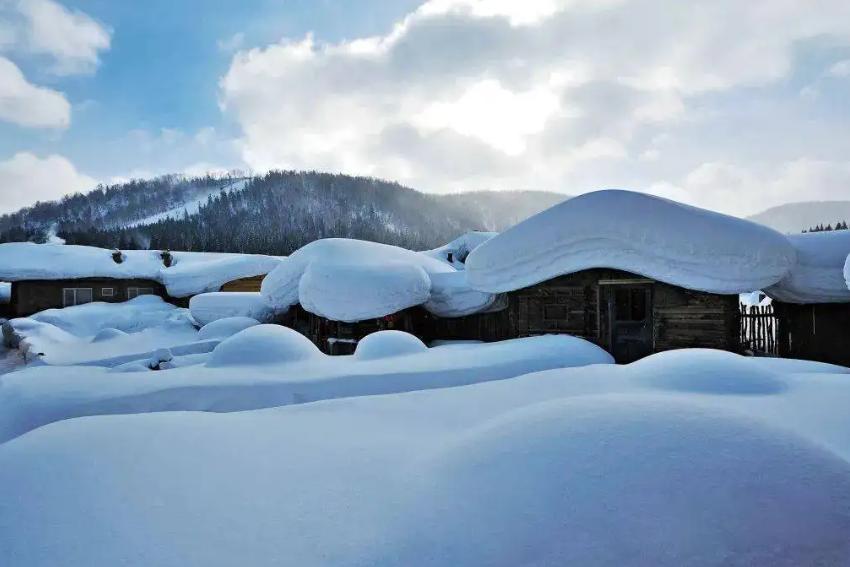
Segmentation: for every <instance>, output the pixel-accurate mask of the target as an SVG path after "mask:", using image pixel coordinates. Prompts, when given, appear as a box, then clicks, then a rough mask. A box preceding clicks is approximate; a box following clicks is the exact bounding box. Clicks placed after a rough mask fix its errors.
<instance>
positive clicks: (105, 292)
mask: <svg viewBox="0 0 850 567" xmlns="http://www.w3.org/2000/svg"><path fill="white" fill-rule="evenodd" d="M100 295H101V296H102V297H112V296H114V295H115V289H114V288H111V287H102V288H100Z"/></svg>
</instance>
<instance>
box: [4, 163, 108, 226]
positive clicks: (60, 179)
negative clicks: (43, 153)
mask: <svg viewBox="0 0 850 567" xmlns="http://www.w3.org/2000/svg"><path fill="white" fill-rule="evenodd" d="M96 184H97V182H96V181H95V180H94V179H92V178H91V177H89V176H87V175H85V174H82V173H80V172H78V171H77V169H76V168H75V167H74V164H72V163H71V162H70V161H68V160H67V159H66V158H64V157H62V156H60V155H55V154H53V155H49V156H47V157H45V158H39V157H38V156H36V155H34V154H32V153H29V152H19V153H17V154H15V155H14V156H12V157H11V158H9V159H7V160H5V161H0V186H2V187H3V200H2V205H0V212H9V211H14V210H17V209H19V208H21V207H25V206H28V205H32V204H33V203H35V202H36V201H48V200H52V199H58V198H60V197H62V196H63V195H66V194H68V193H73V192H75V191H84V190H87V189H92V188H94V186H95V185H96Z"/></svg>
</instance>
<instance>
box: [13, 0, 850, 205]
mask: <svg viewBox="0 0 850 567" xmlns="http://www.w3.org/2000/svg"><path fill="white" fill-rule="evenodd" d="M230 168H241V169H250V170H254V171H264V170H267V169H270V168H294V169H317V170H327V171H341V172H345V173H352V174H367V175H375V176H379V177H383V178H388V179H393V180H398V181H400V182H402V183H405V184H407V185H410V186H412V187H415V188H418V189H421V190H424V191H431V192H451V191H458V190H468V189H545V190H552V191H560V192H563V193H568V194H575V193H580V192H586V191H590V190H593V189H599V188H604V187H624V188H631V189H636V190H641V191H647V192H652V193H655V194H659V195H663V196H667V197H671V198H674V199H677V200H682V201H686V202H689V203H693V204H696V205H700V206H705V207H709V208H714V209H716V210H720V211H724V212H729V213H734V214H741V215H745V214H750V213H754V212H758V211H760V210H762V209H764V208H767V207H769V206H773V205H776V204H781V203H784V202H792V201H804V200H827V199H850V2H848V1H847V0H749V1H747V2H742V1H740V0H705V1H693V2H671V1H669V0H636V1H626V0H522V1H519V0H429V1H427V2H424V3H423V0H393V1H392V2H387V1H385V0H241V1H239V2H236V1H228V0H146V1H145V2H117V1H115V0H0V210H11V209H14V208H17V207H19V206H22V205H26V204H30V203H31V202H33V201H35V200H37V199H50V198H56V197H58V196H61V195H62V194H63V193H67V192H72V191H76V190H84V189H86V188H90V187H93V186H94V185H96V184H97V183H100V182H102V183H110V182H115V181H118V180H122V179H127V178H132V177H140V176H149V175H155V174H159V173H165V172H188V173H203V172H205V171H208V170H210V171H214V170H220V169H230Z"/></svg>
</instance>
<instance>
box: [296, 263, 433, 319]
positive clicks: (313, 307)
mask: <svg viewBox="0 0 850 567" xmlns="http://www.w3.org/2000/svg"><path fill="white" fill-rule="evenodd" d="M430 291H431V282H430V280H429V279H428V274H426V273H425V270H423V269H422V268H421V267H420V266H416V265H412V264H401V263H393V262H389V263H386V264H381V265H374V264H357V265H342V264H329V263H327V262H323V261H314V262H311V263H310V265H309V266H308V267H307V269H306V270H305V272H304V275H303V276H302V277H301V281H300V283H299V286H298V293H299V297H300V301H301V306H302V307H303V308H304V309H306V310H307V311H309V312H310V313H315V314H316V315H319V316H321V317H325V318H327V319H331V320H333V321H348V322H353V321H362V320H364V319H376V318H378V317H383V316H385V315H388V314H391V313H397V312H399V311H402V310H404V309H407V308H409V307H413V306H416V305H421V304H422V303H425V302H426V301H428V298H429V297H430Z"/></svg>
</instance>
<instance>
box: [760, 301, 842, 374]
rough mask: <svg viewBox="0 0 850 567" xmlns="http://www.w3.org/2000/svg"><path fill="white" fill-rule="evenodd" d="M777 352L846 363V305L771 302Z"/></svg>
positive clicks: (785, 355) (821, 360) (787, 355)
mask: <svg viewBox="0 0 850 567" xmlns="http://www.w3.org/2000/svg"><path fill="white" fill-rule="evenodd" d="M773 308H774V310H775V313H776V316H777V318H778V320H779V325H778V327H779V329H778V332H777V335H778V337H777V340H778V342H779V355H780V356H782V357H787V358H801V359H805V360H816V361H818V362H828V363H831V364H841V365H844V366H850V332H848V329H850V304H847V303H817V304H810V305H798V304H793V303H782V302H779V301H774V302H773Z"/></svg>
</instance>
